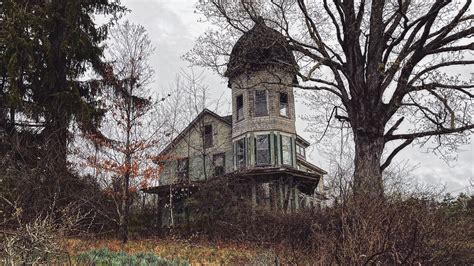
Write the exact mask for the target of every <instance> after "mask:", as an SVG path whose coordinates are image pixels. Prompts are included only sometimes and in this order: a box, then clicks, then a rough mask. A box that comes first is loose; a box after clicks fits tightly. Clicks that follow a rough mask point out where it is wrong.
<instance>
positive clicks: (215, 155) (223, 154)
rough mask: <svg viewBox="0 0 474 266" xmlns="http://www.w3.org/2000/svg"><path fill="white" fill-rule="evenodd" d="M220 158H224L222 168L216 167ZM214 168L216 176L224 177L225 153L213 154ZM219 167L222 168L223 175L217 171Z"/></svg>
mask: <svg viewBox="0 0 474 266" xmlns="http://www.w3.org/2000/svg"><path fill="white" fill-rule="evenodd" d="M220 156H222V166H217V165H216V161H217V158H219V157H220ZM212 166H213V167H214V169H213V174H214V176H220V175H223V174H225V153H224V152H220V153H216V154H213V155H212ZM218 167H222V168H221V169H222V173H220V172H219V173H218V171H217V169H219V168H218Z"/></svg>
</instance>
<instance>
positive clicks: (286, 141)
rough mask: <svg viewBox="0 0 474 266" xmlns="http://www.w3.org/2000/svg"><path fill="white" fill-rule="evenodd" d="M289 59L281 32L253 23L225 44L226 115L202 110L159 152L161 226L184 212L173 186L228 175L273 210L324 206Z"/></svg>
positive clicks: (251, 197) (185, 186)
mask: <svg viewBox="0 0 474 266" xmlns="http://www.w3.org/2000/svg"><path fill="white" fill-rule="evenodd" d="M295 65H296V64H295V58H294V56H293V53H292V52H291V51H290V50H289V49H288V45H287V42H286V40H285V38H284V37H283V35H281V34H280V33H279V32H277V31H276V30H274V29H272V28H270V27H268V26H267V25H265V23H264V22H263V21H258V22H257V23H256V24H255V25H254V27H253V28H252V29H250V30H249V31H248V32H246V33H245V34H243V36H242V37H240V39H239V40H238V41H237V43H236V44H235V46H234V47H233V49H232V53H231V56H230V59H229V62H228V65H227V71H226V73H225V76H226V77H227V78H228V87H229V88H230V89H231V90H232V115H228V116H220V115H218V114H216V113H214V112H211V111H209V110H207V109H205V110H203V111H202V112H201V113H200V114H199V115H198V116H197V117H196V118H195V119H194V120H193V121H192V122H191V123H190V124H189V125H188V126H187V127H186V128H185V129H184V130H183V131H182V132H181V133H180V134H179V135H178V136H177V137H176V138H175V139H174V140H173V141H172V142H171V143H170V144H169V145H168V146H167V147H166V148H165V149H164V150H163V151H162V152H161V154H160V156H159V158H161V159H160V160H159V161H157V162H156V163H158V164H161V165H162V169H163V172H162V173H161V175H160V185H159V186H155V187H149V188H146V189H144V192H146V193H155V194H158V195H159V198H160V199H161V200H160V216H161V217H160V218H161V224H162V225H169V224H171V223H173V221H175V220H177V219H176V218H175V217H173V216H177V215H180V212H182V211H183V208H182V201H183V199H182V198H179V197H177V196H175V195H176V194H175V191H182V190H183V189H186V190H187V191H191V192H192V191H193V190H196V189H199V184H202V182H205V180H208V179H211V178H219V177H222V176H227V177H230V178H235V179H239V180H240V184H242V185H245V187H248V191H247V193H246V197H247V199H248V200H249V201H250V202H251V203H252V204H254V205H260V206H267V207H269V208H271V209H272V210H273V209H274V210H280V211H285V212H286V211H292V210H295V209H298V208H304V207H307V206H321V205H322V204H324V200H325V196H324V188H323V176H324V175H325V174H326V172H325V171H324V170H322V169H321V168H319V167H317V166H315V165H313V164H311V163H310V162H308V161H307V159H306V148H307V147H308V146H309V143H308V142H307V141H306V140H304V139H303V138H302V137H301V136H299V135H298V134H297V132H296V128H295V119H296V114H295V101H294V94H293V86H292V85H294V84H295V82H297V79H296V71H295V69H294V66H295Z"/></svg>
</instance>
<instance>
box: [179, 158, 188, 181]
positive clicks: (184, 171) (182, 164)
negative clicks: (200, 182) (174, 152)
mask: <svg viewBox="0 0 474 266" xmlns="http://www.w3.org/2000/svg"><path fill="white" fill-rule="evenodd" d="M188 166H189V159H188V158H183V159H179V160H178V165H177V167H176V176H177V177H178V180H180V181H182V180H187V179H188Z"/></svg>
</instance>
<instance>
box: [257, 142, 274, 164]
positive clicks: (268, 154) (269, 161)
mask: <svg viewBox="0 0 474 266" xmlns="http://www.w3.org/2000/svg"><path fill="white" fill-rule="evenodd" d="M259 137H266V139H267V145H266V146H267V149H266V151H267V156H268V157H267V158H268V160H267V161H266V162H259V161H258V158H259V157H258V152H259V151H264V150H259V149H258V139H259ZM254 141H255V165H256V166H266V165H271V160H272V158H271V147H270V145H271V144H270V134H260V135H255V138H254Z"/></svg>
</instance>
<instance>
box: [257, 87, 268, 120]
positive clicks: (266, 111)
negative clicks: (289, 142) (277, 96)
mask: <svg viewBox="0 0 474 266" xmlns="http://www.w3.org/2000/svg"><path fill="white" fill-rule="evenodd" d="M258 92H264V93H265V114H257V93H258ZM254 110H255V112H254V114H255V117H262V116H268V115H269V114H268V92H267V90H255V91H254Z"/></svg>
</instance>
